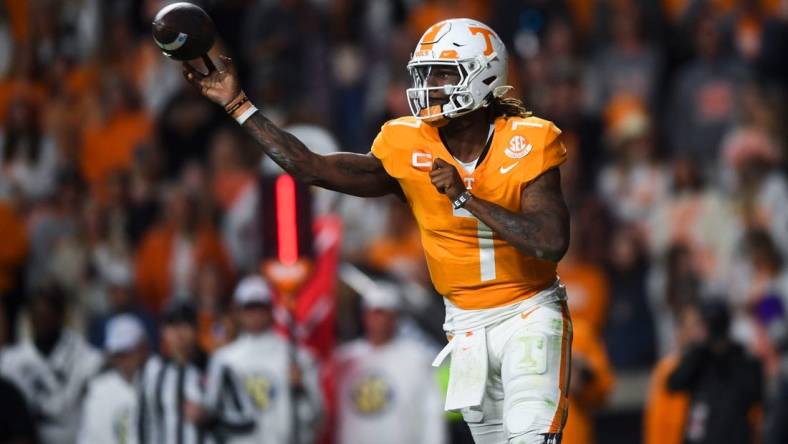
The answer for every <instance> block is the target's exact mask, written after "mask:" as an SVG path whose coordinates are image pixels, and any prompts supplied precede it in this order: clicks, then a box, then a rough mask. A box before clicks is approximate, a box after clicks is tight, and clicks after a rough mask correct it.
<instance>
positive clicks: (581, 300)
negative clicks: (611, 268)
mask: <svg viewBox="0 0 788 444" xmlns="http://www.w3.org/2000/svg"><path fill="white" fill-rule="evenodd" d="M558 276H560V277H561V282H563V284H564V285H565V286H566V293H567V295H568V303H569V312H570V313H572V319H573V320H576V319H584V320H586V321H588V322H590V323H591V325H593V327H594V329H595V330H596V332H597V333H599V332H601V331H602V329H603V328H604V326H605V322H606V320H607V307H608V302H609V301H608V299H609V295H608V290H609V288H608V282H607V276H606V275H605V273H604V271H603V270H602V269H601V268H600V267H598V266H596V265H594V264H592V263H589V262H585V261H582V260H579V259H573V258H571V257H566V258H564V260H562V261H561V262H559V263H558Z"/></svg>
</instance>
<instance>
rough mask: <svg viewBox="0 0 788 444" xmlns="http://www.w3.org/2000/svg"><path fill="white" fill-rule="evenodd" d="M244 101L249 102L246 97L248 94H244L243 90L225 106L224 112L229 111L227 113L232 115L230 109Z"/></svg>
mask: <svg viewBox="0 0 788 444" xmlns="http://www.w3.org/2000/svg"><path fill="white" fill-rule="evenodd" d="M244 99H246V100H249V99H248V98H247V97H246V93H245V92H243V90H241V91H239V92H238V95H236V96H235V97H233V98H232V99H231V100H230V101H229V102H227V103H225V104H224V110H225V111H227V113H228V114H229V113H230V108H232V107H233V106H235V105H236V103H237V102H241V101H242V100H244Z"/></svg>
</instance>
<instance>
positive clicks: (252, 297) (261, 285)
mask: <svg viewBox="0 0 788 444" xmlns="http://www.w3.org/2000/svg"><path fill="white" fill-rule="evenodd" d="M233 300H234V301H235V303H236V304H238V305H246V304H270V303H271V288H270V287H269V286H268V283H266V282H265V279H263V278H262V277H261V276H259V275H251V276H247V277H245V278H243V280H241V282H240V283H239V284H238V286H237V287H235V294H234V295H233Z"/></svg>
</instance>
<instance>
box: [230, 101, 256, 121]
mask: <svg viewBox="0 0 788 444" xmlns="http://www.w3.org/2000/svg"><path fill="white" fill-rule="evenodd" d="M250 105H251V104H250ZM256 112H257V107H256V106H254V105H251V106H250V107H249V108H247V109H246V111H244V112H242V113H241V115H240V116H238V117H235V121H236V122H238V124H239V125H243V124H244V122H246V121H247V120H248V119H249V118H250V117H252V114H254V113H256Z"/></svg>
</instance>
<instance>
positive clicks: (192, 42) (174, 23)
mask: <svg viewBox="0 0 788 444" xmlns="http://www.w3.org/2000/svg"><path fill="white" fill-rule="evenodd" d="M215 32H216V31H215V28H214V26H213V21H212V20H211V17H209V16H208V14H206V13H205V11H203V10H202V8H200V7H199V6H197V5H195V4H192V3H188V2H178V3H173V4H170V5H167V6H165V7H164V8H162V9H161V10H160V11H159V12H158V13H157V14H156V17H155V18H154V19H153V41H154V42H156V45H157V46H158V47H159V48H160V49H161V51H162V52H163V53H164V55H166V56H167V57H170V58H173V59H175V60H192V59H196V58H198V57H200V56H201V55H203V54H205V53H206V52H208V50H209V49H211V46H213V42H214V38H215V36H214V34H215Z"/></svg>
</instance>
